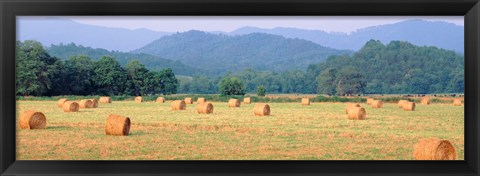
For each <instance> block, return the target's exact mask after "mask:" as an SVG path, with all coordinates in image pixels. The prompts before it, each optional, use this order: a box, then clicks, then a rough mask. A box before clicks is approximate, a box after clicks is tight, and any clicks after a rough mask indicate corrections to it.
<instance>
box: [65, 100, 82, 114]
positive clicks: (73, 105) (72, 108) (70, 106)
mask: <svg viewBox="0 0 480 176" xmlns="http://www.w3.org/2000/svg"><path fill="white" fill-rule="evenodd" d="M79 108H80V105H78V103H77V102H74V101H67V102H65V103H64V104H63V112H78V110H79Z"/></svg>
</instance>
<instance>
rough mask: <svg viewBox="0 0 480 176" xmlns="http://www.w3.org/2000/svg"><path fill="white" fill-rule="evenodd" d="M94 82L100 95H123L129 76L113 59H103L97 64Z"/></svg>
mask: <svg viewBox="0 0 480 176" xmlns="http://www.w3.org/2000/svg"><path fill="white" fill-rule="evenodd" d="M93 80H94V82H95V83H96V84H97V93H98V94H100V95H122V94H123V93H124V91H125V85H126V83H127V74H126V73H125V70H124V69H123V68H122V67H121V66H120V64H119V63H118V62H117V61H116V60H115V59H113V58H111V57H106V56H104V57H102V58H101V59H100V60H99V61H97V62H96V63H95V76H94V79H93Z"/></svg>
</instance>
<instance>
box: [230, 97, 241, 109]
mask: <svg viewBox="0 0 480 176" xmlns="http://www.w3.org/2000/svg"><path fill="white" fill-rule="evenodd" d="M228 107H240V100H238V99H234V98H232V99H230V100H228Z"/></svg>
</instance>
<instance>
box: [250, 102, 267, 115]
mask: <svg viewBox="0 0 480 176" xmlns="http://www.w3.org/2000/svg"><path fill="white" fill-rule="evenodd" d="M253 114H255V116H269V115H270V106H269V105H268V104H266V103H256V104H255V106H253Z"/></svg>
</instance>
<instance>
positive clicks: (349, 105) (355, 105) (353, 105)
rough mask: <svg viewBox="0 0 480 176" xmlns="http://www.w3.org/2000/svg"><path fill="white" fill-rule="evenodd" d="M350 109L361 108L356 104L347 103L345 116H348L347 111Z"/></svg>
mask: <svg viewBox="0 0 480 176" xmlns="http://www.w3.org/2000/svg"><path fill="white" fill-rule="evenodd" d="M352 107H361V106H360V104H358V103H350V102H347V107H346V108H345V114H348V109H350V108H352Z"/></svg>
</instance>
